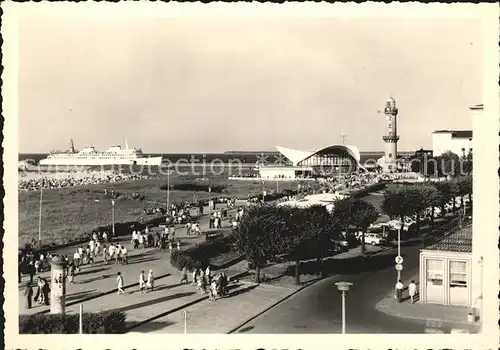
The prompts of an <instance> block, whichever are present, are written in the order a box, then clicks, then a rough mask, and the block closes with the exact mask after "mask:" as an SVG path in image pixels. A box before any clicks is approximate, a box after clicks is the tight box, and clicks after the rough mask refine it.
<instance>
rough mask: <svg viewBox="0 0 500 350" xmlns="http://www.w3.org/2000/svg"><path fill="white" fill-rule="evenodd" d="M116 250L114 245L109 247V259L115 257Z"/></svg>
mask: <svg viewBox="0 0 500 350" xmlns="http://www.w3.org/2000/svg"><path fill="white" fill-rule="evenodd" d="M115 249H116V248H115V246H114V245H112V244H110V245H109V250H108V253H109V254H108V255H109V257H110V258H111V259H112V258H113V257H114V256H115Z"/></svg>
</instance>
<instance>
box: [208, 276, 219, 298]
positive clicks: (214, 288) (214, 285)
mask: <svg viewBox="0 0 500 350" xmlns="http://www.w3.org/2000/svg"><path fill="white" fill-rule="evenodd" d="M210 289H211V290H212V298H213V301H215V300H216V299H217V295H218V293H217V281H215V279H214V280H213V281H212V283H211V284H210Z"/></svg>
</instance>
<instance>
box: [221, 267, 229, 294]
mask: <svg viewBox="0 0 500 350" xmlns="http://www.w3.org/2000/svg"><path fill="white" fill-rule="evenodd" d="M220 279H221V283H220V286H221V288H220V289H221V295H226V290H227V289H226V288H227V276H226V274H225V273H224V272H221V274H220Z"/></svg>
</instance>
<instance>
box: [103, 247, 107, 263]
mask: <svg viewBox="0 0 500 350" xmlns="http://www.w3.org/2000/svg"><path fill="white" fill-rule="evenodd" d="M102 261H103V262H104V265H107V264H108V250H107V249H106V245H105V244H104V245H103V246H102Z"/></svg>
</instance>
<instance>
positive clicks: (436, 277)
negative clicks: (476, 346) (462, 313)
mask: <svg viewBox="0 0 500 350" xmlns="http://www.w3.org/2000/svg"><path fill="white" fill-rule="evenodd" d="M473 265H474V261H473V259H472V227H466V228H464V229H462V230H460V231H458V232H455V233H453V234H450V235H449V236H448V237H446V238H444V239H443V240H441V241H440V242H437V243H435V244H433V245H431V246H429V247H427V248H425V249H422V250H421V252H420V288H419V289H420V302H422V303H434V304H442V305H453V306H463V307H467V308H473V307H476V306H477V305H475V304H476V300H474V296H475V295H474V293H473V292H472V290H473V288H472V269H473Z"/></svg>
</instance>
